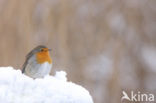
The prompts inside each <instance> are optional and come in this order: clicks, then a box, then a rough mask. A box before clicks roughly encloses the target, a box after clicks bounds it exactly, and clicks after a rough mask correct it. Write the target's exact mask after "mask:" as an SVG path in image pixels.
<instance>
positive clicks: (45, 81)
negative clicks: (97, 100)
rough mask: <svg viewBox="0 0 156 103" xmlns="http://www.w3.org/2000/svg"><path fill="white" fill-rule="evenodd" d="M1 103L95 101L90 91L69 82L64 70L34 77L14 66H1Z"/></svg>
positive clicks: (85, 102)
mask: <svg viewBox="0 0 156 103" xmlns="http://www.w3.org/2000/svg"><path fill="white" fill-rule="evenodd" d="M0 103H93V100H92V97H91V96H90V94H89V92H88V91H87V90H86V89H85V88H83V87H82V86H80V85H77V84H74V83H72V82H68V81H67V78H66V73H65V72H64V71H60V72H57V73H56V75H55V76H49V75H47V76H45V77H44V78H41V79H32V78H29V77H28V76H26V75H24V74H22V73H21V70H15V69H13V68H12V67H0Z"/></svg>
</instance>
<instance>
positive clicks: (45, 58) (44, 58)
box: [36, 51, 52, 64]
mask: <svg viewBox="0 0 156 103" xmlns="http://www.w3.org/2000/svg"><path fill="white" fill-rule="evenodd" d="M36 59H37V61H38V63H39V64H43V63H45V62H48V63H49V64H51V63H52V59H51V57H50V55H49V52H48V51H47V52H38V53H37V54H36Z"/></svg>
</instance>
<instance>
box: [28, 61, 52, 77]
mask: <svg viewBox="0 0 156 103" xmlns="http://www.w3.org/2000/svg"><path fill="white" fill-rule="evenodd" d="M51 68H52V64H49V63H48V62H45V63H43V64H35V65H33V64H31V66H30V65H28V66H27V68H26V70H27V71H26V75H28V76H30V77H32V78H42V77H44V76H45V75H48V74H49V73H50V71H51Z"/></svg>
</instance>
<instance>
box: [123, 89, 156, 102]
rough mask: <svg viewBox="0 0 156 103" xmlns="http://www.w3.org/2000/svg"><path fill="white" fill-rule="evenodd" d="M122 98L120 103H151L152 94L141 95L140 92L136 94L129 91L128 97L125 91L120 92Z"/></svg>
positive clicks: (152, 99)
mask: <svg viewBox="0 0 156 103" xmlns="http://www.w3.org/2000/svg"><path fill="white" fill-rule="evenodd" d="M122 95H123V96H122V98H121V101H123V100H128V101H132V102H137V101H139V102H144V101H145V102H147V101H148V102H153V101H154V94H146V93H141V92H140V91H138V92H134V91H131V92H130V96H128V94H127V93H126V92H125V91H122Z"/></svg>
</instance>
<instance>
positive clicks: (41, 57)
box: [22, 45, 52, 79]
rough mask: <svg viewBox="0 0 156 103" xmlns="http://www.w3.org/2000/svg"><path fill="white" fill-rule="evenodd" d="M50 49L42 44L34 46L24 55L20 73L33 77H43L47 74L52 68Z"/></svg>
mask: <svg viewBox="0 0 156 103" xmlns="http://www.w3.org/2000/svg"><path fill="white" fill-rule="evenodd" d="M49 51H51V49H49V48H47V47H46V46H44V45H39V46H37V47H35V48H34V49H33V50H32V51H30V52H29V53H28V54H27V55H26V60H25V62H24V64H23V66H22V73H23V74H25V75H27V76H29V77H31V78H33V79H36V78H43V77H44V76H46V75H48V74H49V73H50V71H51V68H52V59H51V56H50V53H49Z"/></svg>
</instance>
